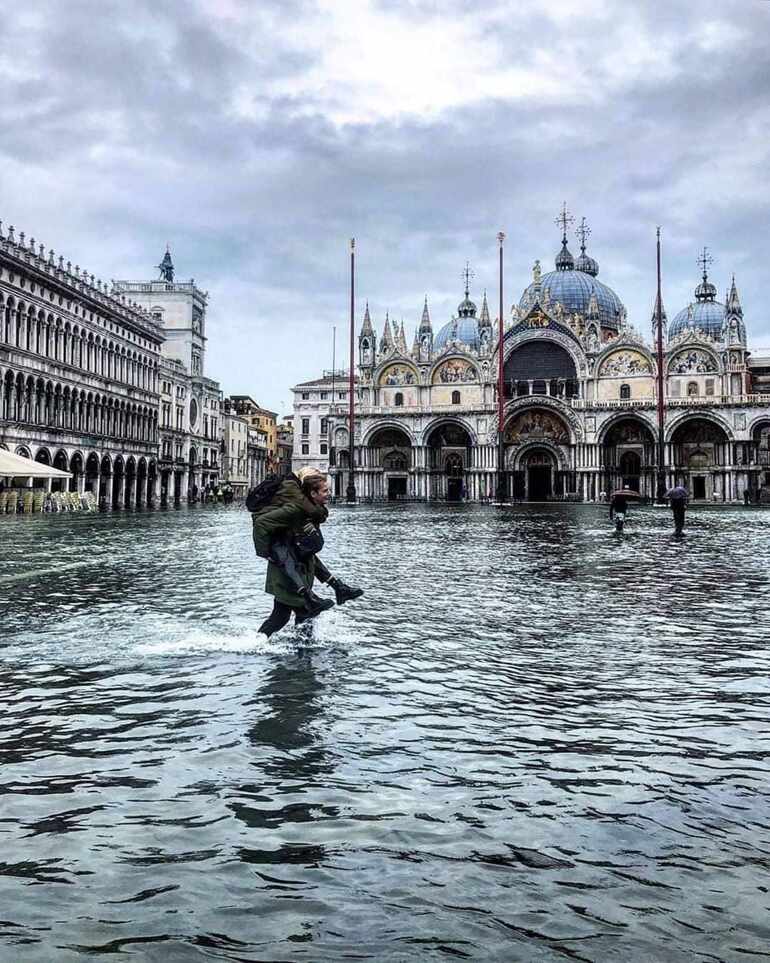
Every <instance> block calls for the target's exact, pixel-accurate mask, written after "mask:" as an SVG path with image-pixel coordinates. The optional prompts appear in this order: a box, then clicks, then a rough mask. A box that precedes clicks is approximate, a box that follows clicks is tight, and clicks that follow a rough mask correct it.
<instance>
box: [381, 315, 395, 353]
mask: <svg viewBox="0 0 770 963" xmlns="http://www.w3.org/2000/svg"><path fill="white" fill-rule="evenodd" d="M392 347H393V334H392V332H391V330H390V315H389V314H388V312H387V311H386V312H385V327H384V328H383V329H382V338H381V340H380V351H382V352H385V351H390V350H391V348H392Z"/></svg>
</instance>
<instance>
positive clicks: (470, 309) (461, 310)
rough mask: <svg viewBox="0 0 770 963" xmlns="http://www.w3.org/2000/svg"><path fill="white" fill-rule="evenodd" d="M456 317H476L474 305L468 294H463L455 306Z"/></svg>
mask: <svg viewBox="0 0 770 963" xmlns="http://www.w3.org/2000/svg"><path fill="white" fill-rule="evenodd" d="M457 316H458V318H475V317H476V305H475V304H474V303H473V301H471V299H470V298H469V297H468V292H467V291H466V292H465V297H464V298H463V300H462V301H461V302H460V303H459V304H458V305H457Z"/></svg>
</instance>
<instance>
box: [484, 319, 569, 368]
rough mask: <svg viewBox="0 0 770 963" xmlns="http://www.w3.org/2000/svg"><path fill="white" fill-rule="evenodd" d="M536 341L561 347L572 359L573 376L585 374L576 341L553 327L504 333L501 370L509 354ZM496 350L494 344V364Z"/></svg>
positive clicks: (497, 349) (497, 348)
mask: <svg viewBox="0 0 770 963" xmlns="http://www.w3.org/2000/svg"><path fill="white" fill-rule="evenodd" d="M536 341H542V342H544V343H549V344H553V345H556V346H558V347H560V348H562V350H564V351H565V352H566V353H567V354H568V355H569V356H570V358H571V359H572V363H573V365H574V367H575V372H576V375H575V376H576V377H577V378H579V377H582V376H583V375H585V372H586V359H585V355H584V354H583V352H582V350H581V348H580V346H579V345H578V343H577V342H576V341H575V340H574V338H571V337H570V336H569V335H567V334H565V333H563V332H561V331H556V330H554V329H553V328H545V329H543V328H534V329H532V330H530V331H517V332H516V333H515V334H514V333H513V332H512V331H508V332H507V333H506V334H505V340H504V342H503V370H505V365H506V364H507V363H508V361H509V359H510V357H511V355H513V354H514V353H515V352H516V351H518V350H519V349H520V348H522V347H523V346H525V345H527V344H530V343H532V342H536ZM498 351H499V347H498V346H496V347H495V350H494V352H493V358H495V364H496V358H497V353H498Z"/></svg>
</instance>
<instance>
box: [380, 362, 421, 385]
mask: <svg viewBox="0 0 770 963" xmlns="http://www.w3.org/2000/svg"><path fill="white" fill-rule="evenodd" d="M379 384H380V387H390V386H393V385H415V384H417V375H416V374H415V373H414V370H413V369H412V368H410V367H409V365H406V364H391V365H388V367H387V368H386V369H385V370H384V371H383V372H382V374H381V375H380V381H379Z"/></svg>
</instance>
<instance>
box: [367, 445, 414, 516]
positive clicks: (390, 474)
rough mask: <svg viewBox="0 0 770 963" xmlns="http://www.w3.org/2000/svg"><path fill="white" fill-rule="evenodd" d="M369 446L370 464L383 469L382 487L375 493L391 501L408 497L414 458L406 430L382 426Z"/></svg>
mask: <svg viewBox="0 0 770 963" xmlns="http://www.w3.org/2000/svg"><path fill="white" fill-rule="evenodd" d="M367 447H368V449H369V456H368V457H369V463H370V465H372V466H373V467H374V468H379V469H381V471H382V480H381V482H380V484H381V486H382V487H381V488H380V490H379V491H377V490H376V491H375V494H376V495H379V496H380V497H383V496H384V497H386V498H387V499H388V500H389V501H396V500H398V499H401V498H406V497H407V495H408V494H409V489H408V483H409V471H410V468H411V458H412V444H411V442H410V440H409V436H408V435H407V434H406V432H405V431H402V430H401V429H400V428H391V427H385V428H380V429H379V430H378V431H375V433H374V434H373V435H372V437H371V439H370V441H369V444H368V446H367ZM376 484H377V482H376V481H375V485H376Z"/></svg>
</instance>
